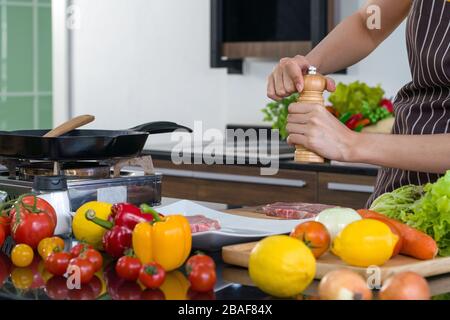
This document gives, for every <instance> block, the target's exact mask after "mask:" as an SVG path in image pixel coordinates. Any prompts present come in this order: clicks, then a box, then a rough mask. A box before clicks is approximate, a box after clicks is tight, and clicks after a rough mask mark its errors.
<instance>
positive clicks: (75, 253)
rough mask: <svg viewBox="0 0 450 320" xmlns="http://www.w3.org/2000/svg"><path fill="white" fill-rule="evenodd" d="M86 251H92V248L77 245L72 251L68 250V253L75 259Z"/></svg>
mask: <svg viewBox="0 0 450 320" xmlns="http://www.w3.org/2000/svg"><path fill="white" fill-rule="evenodd" d="M87 249H94V247H93V246H91V245H90V244H87V243H78V244H77V245H75V246H74V247H73V248H72V249H70V253H71V254H72V256H73V257H74V258H76V257H78V256H79V255H80V253H81V252H83V251H86V250H87Z"/></svg>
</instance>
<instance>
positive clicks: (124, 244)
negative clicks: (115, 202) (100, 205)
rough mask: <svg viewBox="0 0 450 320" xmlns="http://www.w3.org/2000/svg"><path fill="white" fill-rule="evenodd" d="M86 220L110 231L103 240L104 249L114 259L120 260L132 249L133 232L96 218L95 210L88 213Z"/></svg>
mask: <svg viewBox="0 0 450 320" xmlns="http://www.w3.org/2000/svg"><path fill="white" fill-rule="evenodd" d="M86 219H88V220H90V221H92V222H93V223H95V224H97V225H99V226H101V227H103V228H105V229H108V231H106V232H105V234H104V235H103V239H102V244H103V249H104V250H105V252H106V253H108V254H109V255H111V256H112V257H113V258H120V257H121V256H123V255H124V252H125V251H126V250H128V249H130V248H131V244H132V241H131V239H132V238H131V236H132V232H133V230H131V229H129V228H127V227H125V226H122V225H118V224H116V225H115V224H114V223H113V222H111V221H108V220H103V219H100V218H98V217H96V216H95V211H94V210H88V211H86Z"/></svg>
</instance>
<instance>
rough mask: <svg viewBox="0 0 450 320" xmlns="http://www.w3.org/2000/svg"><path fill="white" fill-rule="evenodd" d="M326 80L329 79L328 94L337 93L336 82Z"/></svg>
mask: <svg viewBox="0 0 450 320" xmlns="http://www.w3.org/2000/svg"><path fill="white" fill-rule="evenodd" d="M326 78H327V91H328V92H334V91H336V83H335V82H334V80H333V79H331V78H328V77H326Z"/></svg>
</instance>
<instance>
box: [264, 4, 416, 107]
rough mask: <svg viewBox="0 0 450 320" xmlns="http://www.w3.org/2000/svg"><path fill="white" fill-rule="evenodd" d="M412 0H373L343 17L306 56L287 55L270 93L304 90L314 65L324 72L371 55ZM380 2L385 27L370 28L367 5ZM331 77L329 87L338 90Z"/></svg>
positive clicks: (270, 84) (272, 95) (277, 96)
mask: <svg viewBox="0 0 450 320" xmlns="http://www.w3.org/2000/svg"><path fill="white" fill-rule="evenodd" d="M411 3H412V0H395V1H393V0H370V1H368V2H367V3H366V4H365V5H364V6H363V7H362V8H361V9H360V10H359V11H358V12H356V13H354V14H353V15H351V16H349V17H347V18H346V19H345V20H344V21H342V22H341V23H340V24H339V25H338V26H337V27H336V28H335V29H334V30H333V31H332V32H331V33H330V34H329V35H328V36H327V37H326V38H325V39H324V40H322V41H321V42H320V43H319V45H317V46H316V47H315V48H314V49H313V50H312V51H311V52H310V53H309V54H308V55H307V56H306V57H303V56H296V57H294V58H283V59H281V60H280V63H279V64H278V65H277V66H276V67H275V69H274V71H273V72H272V74H271V75H270V76H269V78H268V85H267V95H268V96H269V98H272V99H274V100H280V99H281V98H283V97H287V96H289V95H291V94H292V93H295V92H297V91H299V92H301V91H302V90H303V73H305V72H306V70H307V69H308V67H309V66H310V65H314V66H316V67H317V68H318V70H319V72H321V73H323V74H328V73H332V72H335V71H338V70H342V69H344V68H346V67H348V66H350V65H353V64H355V63H356V62H358V61H360V60H361V59H363V58H365V57H366V56H367V55H369V54H370V53H371V52H372V51H373V50H374V49H375V48H376V47H377V46H378V45H379V44H380V43H381V42H383V40H384V39H386V38H387V37H388V36H389V35H390V34H391V33H392V32H393V31H394V30H395V29H396V28H397V26H398V25H399V24H400V23H401V22H402V21H403V20H404V19H405V17H406V16H407V15H408V13H409V10H410V7H411ZM371 5H377V6H378V7H379V8H380V13H381V20H380V22H381V28H380V29H373V30H371V29H369V28H368V27H367V19H368V18H369V16H370V13H367V8H368V7H369V6H371ZM334 88H335V87H334V83H333V82H332V81H329V83H328V88H327V89H328V90H329V91H334Z"/></svg>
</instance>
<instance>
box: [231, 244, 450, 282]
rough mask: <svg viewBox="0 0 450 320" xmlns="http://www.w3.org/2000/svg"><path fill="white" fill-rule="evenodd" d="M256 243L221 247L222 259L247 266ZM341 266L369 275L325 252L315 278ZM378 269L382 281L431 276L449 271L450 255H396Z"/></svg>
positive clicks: (319, 277)
mask: <svg viewBox="0 0 450 320" xmlns="http://www.w3.org/2000/svg"><path fill="white" fill-rule="evenodd" d="M256 244H257V242H250V243H243V244H237V245H232V246H226V247H223V248H222V258H223V261H224V262H226V263H228V264H231V265H235V266H240V267H244V268H247V267H248V260H249V258H250V252H251V251H252V249H253V248H254V247H255V245H256ZM341 268H346V269H349V270H352V271H355V272H357V273H359V274H361V275H362V276H364V277H366V278H367V277H369V276H371V274H370V273H367V269H366V268H360V267H353V266H349V265H347V264H346V263H345V262H343V261H342V260H340V259H339V258H338V257H336V256H335V255H333V254H331V253H327V254H325V255H324V256H322V257H320V259H318V260H317V265H316V276H315V278H316V279H322V277H323V276H324V275H325V274H327V273H328V272H330V271H333V270H337V269H341ZM380 271H381V275H380V276H381V281H382V282H383V281H384V280H385V279H386V278H388V277H389V276H390V275H392V274H394V273H398V272H402V271H414V272H416V273H418V274H420V275H422V276H424V277H431V276H436V275H440V274H445V273H450V257H446V258H436V259H433V260H424V261H423V260H417V259H414V258H410V257H406V256H402V255H398V256H396V257H395V258H393V259H391V260H389V261H388V262H387V263H386V264H384V265H383V266H381V267H380Z"/></svg>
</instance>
